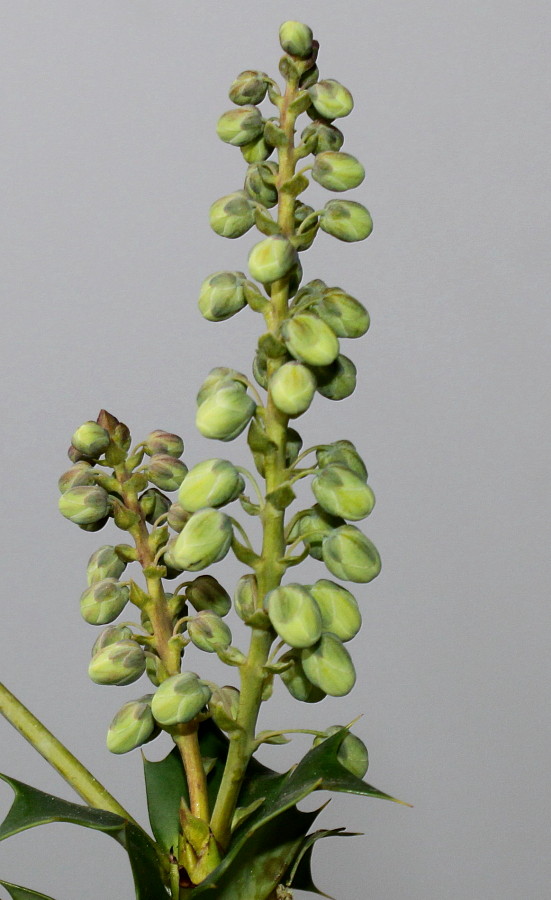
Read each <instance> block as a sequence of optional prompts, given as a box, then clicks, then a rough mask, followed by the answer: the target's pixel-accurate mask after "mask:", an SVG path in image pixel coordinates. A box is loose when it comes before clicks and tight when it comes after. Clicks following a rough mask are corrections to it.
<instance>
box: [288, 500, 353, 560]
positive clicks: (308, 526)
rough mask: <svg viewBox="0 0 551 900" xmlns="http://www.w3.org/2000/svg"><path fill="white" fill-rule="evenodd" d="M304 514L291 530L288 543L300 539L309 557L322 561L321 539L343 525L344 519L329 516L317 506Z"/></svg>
mask: <svg viewBox="0 0 551 900" xmlns="http://www.w3.org/2000/svg"><path fill="white" fill-rule="evenodd" d="M305 512H306V515H304V516H301V518H300V519H299V520H298V522H296V523H295V525H294V526H293V528H292V529H291V533H290V534H289V541H295V540H296V539H297V538H299V537H301V538H302V540H303V542H304V546H305V547H307V548H308V553H309V554H310V556H311V557H312V558H313V559H323V556H322V549H321V548H322V543H323V539H324V538H325V536H326V535H328V534H330V533H331V532H332V531H333V530H334V529H335V528H338V527H339V526H340V525H344V519H341V518H340V517H339V516H331V515H329V513H327V512H325V510H323V509H322V508H321V507H320V506H318V505H317V504H316V505H315V506H313V507H312V508H311V509H308V510H305Z"/></svg>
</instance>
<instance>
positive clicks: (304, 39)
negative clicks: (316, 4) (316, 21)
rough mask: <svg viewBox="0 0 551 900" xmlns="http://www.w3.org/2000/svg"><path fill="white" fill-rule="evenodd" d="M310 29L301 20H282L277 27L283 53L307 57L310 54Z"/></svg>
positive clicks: (302, 57)
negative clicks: (280, 24) (279, 26)
mask: <svg viewBox="0 0 551 900" xmlns="http://www.w3.org/2000/svg"><path fill="white" fill-rule="evenodd" d="M312 38H313V35H312V29H311V28H309V27H308V25H303V24H302V22H293V21H289V22H284V23H283V25H282V26H281V28H280V29H279V43H280V44H281V47H282V49H283V50H284V52H285V53H289V55H290V56H298V58H299V59H308V58H309V57H310V56H311V55H312V50H313V47H312Z"/></svg>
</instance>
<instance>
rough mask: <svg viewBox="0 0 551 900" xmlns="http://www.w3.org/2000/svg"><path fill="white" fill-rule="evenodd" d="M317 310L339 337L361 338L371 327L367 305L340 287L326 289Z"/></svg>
mask: <svg viewBox="0 0 551 900" xmlns="http://www.w3.org/2000/svg"><path fill="white" fill-rule="evenodd" d="M315 310H316V314H317V315H318V316H319V317H320V319H323V321H324V322H326V323H327V325H329V327H330V328H332V329H333V331H334V332H335V334H336V335H337V336H338V337H344V338H359V337H361V336H362V335H363V334H365V333H366V331H367V329H368V328H369V313H368V311H367V309H366V308H365V306H363V304H361V303H360V301H359V300H356V299H355V298H354V297H351V296H350V294H346V293H345V292H344V291H341V289H340V288H329V289H328V290H326V291H324V293H323V296H322V298H321V299H320V301H319V302H318V303H316V306H315Z"/></svg>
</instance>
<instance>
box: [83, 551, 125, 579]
mask: <svg viewBox="0 0 551 900" xmlns="http://www.w3.org/2000/svg"><path fill="white" fill-rule="evenodd" d="M125 569H126V563H125V562H124V560H122V559H121V558H120V556H119V555H118V553H117V551H116V549H115V547H112V546H111V545H110V544H105V545H104V546H103V547H99V548H98V549H97V550H96V551H95V552H94V553H92V555H91V557H90V559H89V560H88V565H87V567H86V578H87V581H88V585H91V584H95V583H96V582H97V581H103V579H104V578H114V579H117V578H120V576H121V575H122V573H123V572H124V570H125Z"/></svg>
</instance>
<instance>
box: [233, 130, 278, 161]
mask: <svg viewBox="0 0 551 900" xmlns="http://www.w3.org/2000/svg"><path fill="white" fill-rule="evenodd" d="M240 150H241V153H242V154H243V159H244V160H245V162H248V163H253V162H262V161H263V160H265V159H269V157H270V156H271V155H272V153H273V152H274V148H273V146H272V145H271V144H269V143H268V142H267V141H266V138H265V137H264V133H262V134H260V135H259V136H258V137H256V138H255V139H254V140H253V141H250V142H249V143H248V144H242V146H241V147H240Z"/></svg>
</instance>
